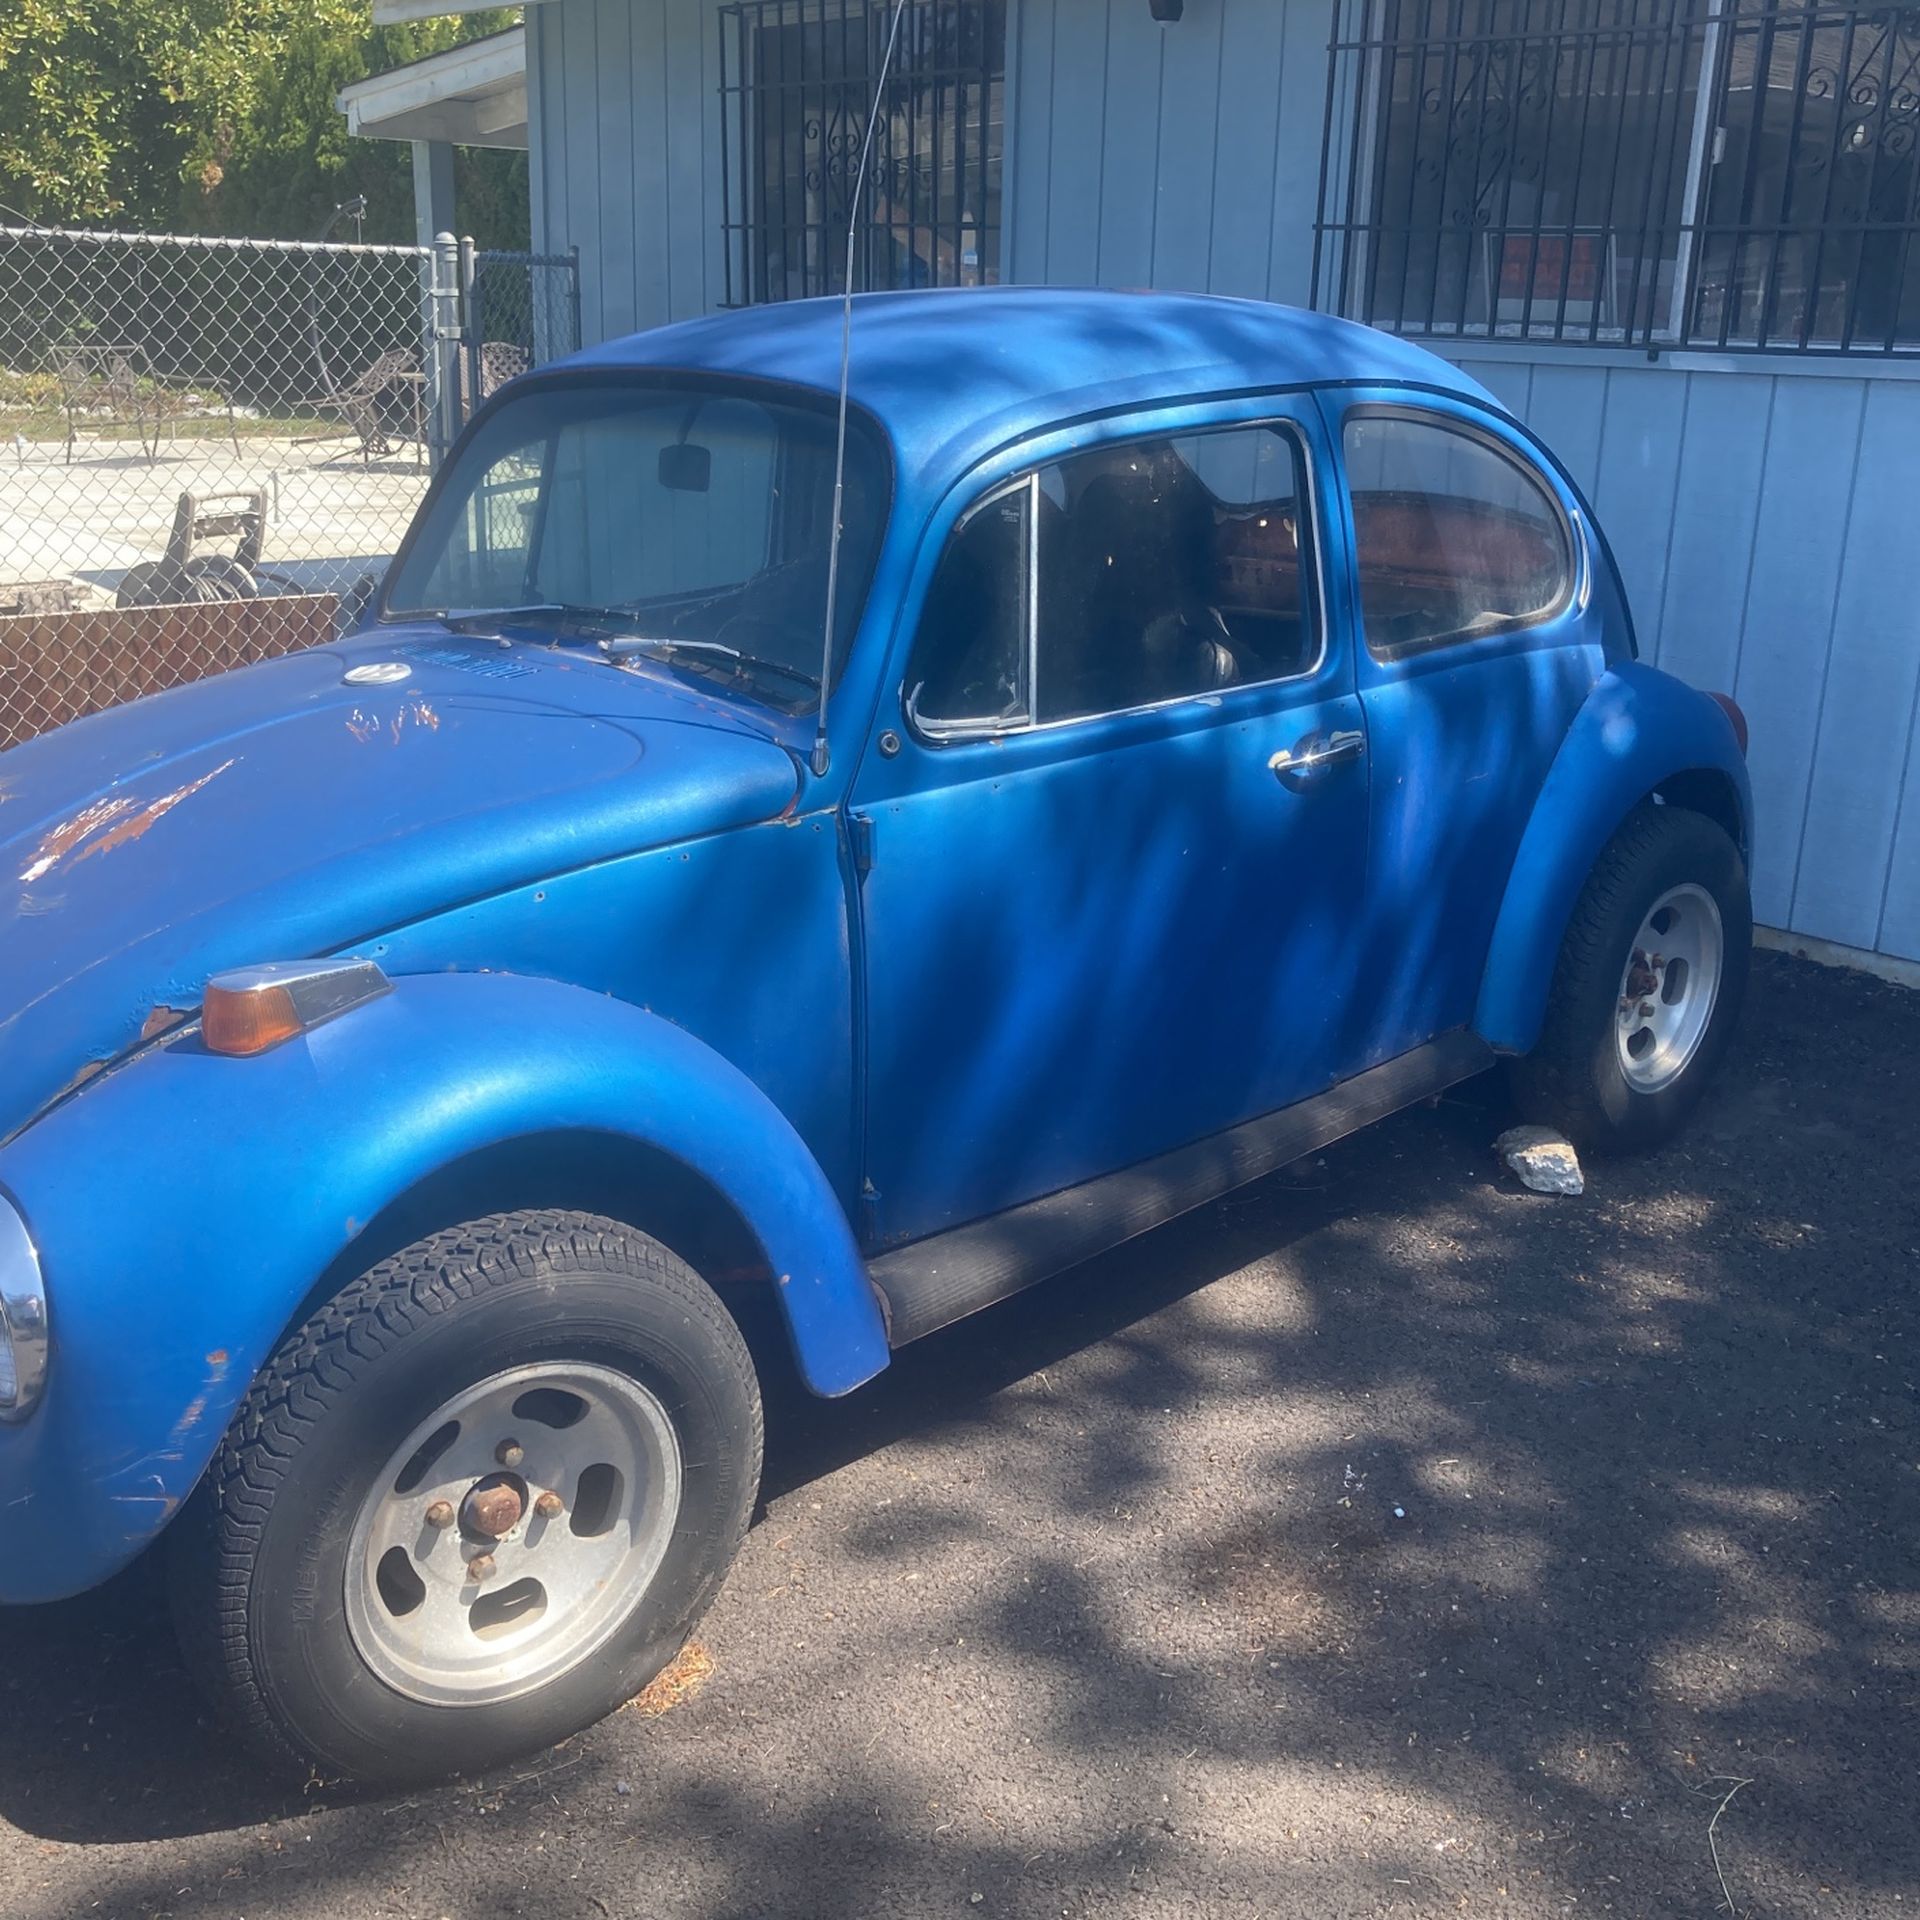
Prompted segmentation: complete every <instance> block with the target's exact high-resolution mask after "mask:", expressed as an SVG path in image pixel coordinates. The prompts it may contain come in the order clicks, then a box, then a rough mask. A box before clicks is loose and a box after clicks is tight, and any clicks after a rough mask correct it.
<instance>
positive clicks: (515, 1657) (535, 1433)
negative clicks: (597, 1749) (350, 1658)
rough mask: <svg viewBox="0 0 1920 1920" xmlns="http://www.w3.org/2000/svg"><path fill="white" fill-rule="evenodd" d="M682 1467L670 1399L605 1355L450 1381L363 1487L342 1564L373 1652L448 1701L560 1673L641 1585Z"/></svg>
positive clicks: (624, 1611)
mask: <svg viewBox="0 0 1920 1920" xmlns="http://www.w3.org/2000/svg"><path fill="white" fill-rule="evenodd" d="M681 1473H682V1469H681V1460H680V1445H679V1438H678V1435H677V1434H676V1432H675V1430H674V1426H673V1422H672V1419H671V1418H670V1416H669V1415H668V1413H667V1410H666V1408H665V1407H664V1406H663V1405H662V1404H661V1403H660V1401H659V1400H658V1398H657V1397H656V1396H655V1395H654V1394H653V1393H652V1392H651V1391H650V1390H649V1389H648V1388H646V1387H644V1386H642V1385H641V1384H640V1383H639V1382H638V1381H637V1380H634V1379H631V1378H630V1377H628V1376H627V1375H625V1374H621V1373H616V1372H614V1371H612V1370H611V1369H609V1368H605V1367H599V1366H591V1365H587V1364H585V1363H577V1362H549V1363H544V1364H541V1365H537V1366H529V1367H516V1368H514V1369H512V1370H511V1371H510V1372H506V1373H499V1374H495V1375H494V1376H493V1377H492V1378H490V1379H487V1380H482V1381H479V1382H477V1383H476V1384H475V1385H473V1386H471V1387H469V1388H467V1389H466V1390H465V1391H464V1392H461V1393H458V1394H455V1395H454V1396H453V1397H451V1398H450V1399H448V1400H447V1401H445V1402H444V1403H443V1404H442V1405H441V1406H439V1407H437V1408H435V1409H434V1410H433V1411H432V1412H431V1413H430V1414H428V1415H427V1417H426V1418H425V1419H424V1420H422V1421H421V1422H420V1424H419V1425H418V1426H417V1427H416V1428H415V1429H414V1431H413V1432H412V1433H411V1434H410V1435H409V1436H408V1437H407V1438H406V1440H405V1441H404V1442H403V1443H402V1445H401V1446H400V1447H399V1448H398V1449H396V1451H395V1452H394V1454H393V1456H392V1458H391V1459H390V1460H389V1461H388V1462H387V1464H386V1467H385V1468H384V1469H383V1471H382V1472H381V1474H380V1475H379V1476H378V1478H377V1479H376V1480H375V1481H374V1482H373V1484H372V1485H371V1486H370V1487H369V1488H368V1490H367V1495H366V1498H365V1500H364V1502H363V1504H362V1507H361V1511H360V1517H359V1520H358V1523H357V1524H356V1526H355V1528H354V1532H353V1537H352V1540H351V1543H350V1544H349V1547H348V1556H347V1577H346V1606H347V1626H348V1629H349V1631H350V1632H351V1633H352V1635H353V1640H354V1645H355V1647H356V1648H357V1650H358V1652H359V1654H360V1656H361V1658H362V1659H363V1660H364V1661H365V1662H366V1663H367V1666H368V1667H369V1668H370V1669H371V1670H372V1672H373V1673H374V1674H376V1675H377V1676H378V1677H379V1678H380V1679H381V1680H383V1681H384V1682H385V1683H386V1684H387V1685H388V1686H390V1687H392V1688H393V1689H394V1690H395V1692H397V1693H402V1694H405V1695H406V1696H407V1697H408V1698H410V1699H414V1700H424V1701H428V1702H432V1703H435V1704H441V1705H447V1706H467V1705H477V1704H481V1703H485V1702H489V1701H495V1700H510V1699H513V1698H515V1697H516V1696H519V1695H522V1694H527V1693H531V1692H533V1691H534V1690H535V1689H536V1688H539V1687H542V1686H546V1685H548V1684H549V1683H551V1682H552V1681H554V1680H556V1679H558V1678H559V1677H560V1676H561V1675H562V1674H564V1673H566V1672H569V1671H570V1670H571V1669H573V1668H574V1667H577V1666H578V1665H580V1663H581V1662H582V1661H584V1660H589V1659H591V1658H592V1657H593V1656H594V1655H595V1654H596V1653H598V1652H599V1651H600V1649H601V1648H602V1647H604V1646H605V1645H606V1643H607V1641H608V1640H609V1639H610V1638H611V1637H612V1636H613V1635H614V1634H615V1633H617V1632H618V1631H619V1629H620V1627H621V1626H622V1624H623V1623H624V1622H625V1621H626V1620H627V1619H628V1618H629V1617H630V1616H631V1615H632V1613H633V1610H634V1608H635V1607H637V1606H639V1605H641V1604H642V1602H643V1601H644V1600H645V1598H646V1595H647V1590H648V1588H649V1587H650V1586H651V1585H652V1583H653V1578H654V1575H655V1574H656V1573H657V1572H658V1571H659V1568H660V1563H661V1561H662V1559H663V1558H664V1557H665V1555H666V1551H667V1547H668V1544H669V1543H670V1541H671V1539H672V1537H673V1531H674V1526H675V1523H676V1521H677V1519H678V1517H679V1511H680V1497H681ZM456 1523H457V1524H456Z"/></svg>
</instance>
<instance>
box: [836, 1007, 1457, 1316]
mask: <svg viewBox="0 0 1920 1920" xmlns="http://www.w3.org/2000/svg"><path fill="white" fill-rule="evenodd" d="M1493 1058H1494V1055H1493V1049H1492V1048H1491V1047H1489V1046H1488V1045H1487V1043H1486V1042H1485V1041H1484V1040H1482V1039H1481V1038H1480V1037H1479V1036H1478V1035H1477V1034H1473V1033H1468V1032H1466V1031H1465V1030H1464V1029H1463V1030H1462V1031H1460V1032H1458V1033H1448V1034H1443V1035H1442V1036H1441V1037H1440V1038H1439V1039H1438V1040H1431V1041H1429V1042H1428V1043H1427V1044H1426V1045H1425V1046H1424V1047H1416V1048H1415V1049H1414V1050H1413V1051H1412V1052H1411V1053H1403V1054H1401V1055H1400V1056H1399V1058H1398V1059H1395V1060H1388V1061H1385V1062H1384V1063H1383V1064H1381V1065H1380V1066H1377V1067H1370V1068H1369V1069H1368V1070H1367V1071H1366V1072H1365V1073H1362V1074H1356V1075H1355V1076H1354V1078H1353V1079H1351V1080H1343V1081H1342V1082H1341V1083H1340V1084H1339V1085H1338V1086H1337V1087H1332V1088H1329V1089H1328V1091H1327V1092H1325V1093H1319V1094H1315V1095H1314V1096H1313V1097H1312V1098H1311V1099H1309V1100H1302V1101H1300V1102H1298V1103H1297V1104H1296V1105H1294V1106H1291V1107H1282V1108H1281V1109H1280V1110H1279V1111H1278V1112H1277V1113H1268V1114H1263V1115H1262V1116H1261V1117H1260V1118H1259V1119H1258V1120H1249V1121H1247V1122H1246V1123H1245V1124H1244V1125H1241V1126H1238V1127H1230V1128H1229V1129H1228V1130H1227V1131H1226V1132H1225V1133H1216V1134H1212V1135H1210V1136H1209V1137H1208V1138H1207V1139H1205V1140H1200V1141H1196V1142H1195V1143H1194V1144H1193V1145H1192V1146H1190V1147H1179V1148H1176V1149H1175V1150H1174V1151H1173V1152H1172V1153H1163V1154H1162V1155H1160V1157H1159V1158H1158V1159H1157V1160H1144V1161H1142V1162H1141V1163H1140V1164H1139V1165H1138V1166H1135V1167H1128V1168H1127V1169H1125V1171H1123V1172H1120V1173H1109V1174H1103V1175H1102V1176H1101V1177H1100V1178H1099V1179H1097V1180H1089V1181H1087V1182H1085V1183H1084V1184H1083V1185H1081V1186H1077V1187H1069V1188H1067V1189H1066V1190H1065V1191H1064V1192H1062V1193H1050V1194H1048V1195H1046V1196H1045V1197H1044V1198H1043V1199H1039V1200H1030V1201H1028V1202H1027V1203H1026V1204H1025V1205H1024V1206H1019V1207H1010V1208H1008V1209H1007V1211H1006V1212H1005V1213H996V1214H994V1215H993V1216H992V1217H991V1218H990V1219H986V1220H978V1221H975V1222H974V1223H973V1224H972V1225H971V1226H965V1227H955V1228H953V1229H952V1230H951V1231H949V1232H946V1233H936V1234H933V1235H931V1236H930V1237H929V1238H927V1239H925V1240H916V1241H914V1242H913V1243H912V1244H911V1245H910V1246H905V1247H900V1248H898V1249H896V1250H895V1251H894V1252H892V1253H885V1254H881V1255H880V1256H879V1257H878V1258H877V1259H875V1260H873V1261H870V1262H869V1263H868V1271H869V1272H870V1273H871V1274H872V1275H873V1280H874V1284H875V1285H876V1286H877V1287H878V1288H879V1289H880V1292H881V1295H882V1297H883V1298H884V1300H885V1302H886V1307H887V1339H888V1342H889V1344H891V1345H893V1346H896V1347H904V1346H905V1345H906V1344H907V1343H908V1342H909V1341H910V1340H918V1339H920V1338H921V1337H922V1336H923V1335H925V1334H929V1333H935V1332H938V1330H939V1329H940V1328H942V1327H945V1326H950V1325H952V1323H953V1322H954V1321H956V1320H963V1319H965V1318H966V1316H967V1315H968V1314H970V1313H975V1312H978V1311H979V1309H980V1308H982V1307H990V1306H992V1305H993V1304H994V1302H995V1301H997V1300H1005V1299H1007V1298H1008V1297H1009V1296H1010V1295H1012V1294H1016V1293H1018V1292H1020V1291H1021V1290H1022V1289H1023V1288H1025V1287H1029V1286H1031V1285H1032V1284H1033V1283H1034V1282H1035V1281H1036V1280H1044V1279H1046V1278H1047V1277H1048V1276H1049V1275H1050V1274H1055V1273H1059V1272H1061V1271H1063V1270H1064V1269H1065V1268H1067V1267H1071V1266H1075V1265H1077V1264H1078V1263H1079V1262H1080V1261H1082V1260H1087V1259H1091V1258H1092V1256H1093V1255H1095V1254H1096V1253H1105V1252H1106V1251H1107V1250H1108V1248H1110V1247H1117V1246H1119V1245H1120V1244H1121V1242H1122V1241H1126V1240H1131V1239H1132V1238H1133V1237H1134V1235H1135V1234H1139V1233H1145V1232H1146V1231H1147V1230H1148V1228H1150V1227H1157V1226H1159V1225H1160V1224H1161V1223H1162V1222H1163V1221H1166V1220H1171V1219H1173V1218H1174V1217H1175V1216H1176V1215H1178V1214H1182V1213H1186V1212H1189V1211H1190V1210H1191V1209H1193V1208H1194V1207H1199V1206H1204V1205H1205V1204H1206V1203H1207V1202H1208V1201H1209V1200H1217V1199H1218V1198H1219V1197H1220V1196H1221V1195H1222V1194H1223V1193H1231V1192H1232V1191H1233V1189H1234V1188H1235V1187H1241V1186H1245V1185H1246V1183H1247V1182H1248V1181H1249V1180H1257V1179H1259V1178H1260V1176H1261V1175H1262V1174H1266V1173H1271V1172H1272V1171H1273V1170H1274V1169H1275V1168H1276V1167H1284V1166H1285V1165H1286V1164H1287V1163H1288V1162H1289V1161H1290V1160H1298V1159H1299V1158H1300V1156H1301V1155H1302V1154H1306V1153H1315V1152H1318V1151H1319V1149H1320V1148H1322V1147H1325V1146H1330V1145H1331V1144H1332V1143H1333V1142H1334V1141H1335V1140H1339V1139H1341V1138H1343V1137H1344V1136H1345V1135H1347V1134H1349V1133H1354V1132H1357V1131H1358V1130H1359V1129H1360V1128H1361V1127H1365V1126H1370V1125H1371V1124H1372V1123H1373V1122H1374V1121H1375V1120H1384V1119H1385V1118H1386V1116H1387V1115H1388V1114H1390V1113H1397V1112H1398V1111H1399V1110H1400V1109H1401V1108H1402V1107H1407V1106H1411V1105H1413V1103H1414V1102H1415V1101H1416V1100H1424V1099H1426V1098H1428V1097H1429V1096H1430V1095H1432V1094H1436V1093H1440V1092H1443V1091H1444V1090H1445V1089H1446V1088H1448V1087H1451V1086H1454V1085H1456V1084H1458V1083H1459V1082H1460V1081H1462V1080H1468V1079H1471V1078H1472V1077H1473V1076H1474V1075H1475V1074H1476V1073H1480V1072H1482V1071H1484V1070H1485V1069H1486V1068H1487V1067H1490V1066H1491V1065H1492V1064H1493Z"/></svg>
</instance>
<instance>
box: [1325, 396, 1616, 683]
mask: <svg viewBox="0 0 1920 1920" xmlns="http://www.w3.org/2000/svg"><path fill="white" fill-rule="evenodd" d="M1350 420H1401V421H1405V422H1406V423H1407V424H1408V425H1410V426H1416V427H1435V428H1438V429H1439V431H1440V432H1442V433H1451V434H1453V435H1454V436H1455V437H1456V438H1458V439H1461V440H1472V441H1477V442H1478V443H1479V444H1480V445H1481V446H1483V447H1485V448H1486V449H1487V451H1488V452H1489V453H1491V454H1493V455H1494V456H1495V457H1496V458H1499V459H1503V460H1505V461H1506V462H1507V464H1508V465H1509V466H1511V467H1513V468H1515V469H1516V470H1517V471H1518V472H1519V473H1520V474H1522V475H1523V476H1524V477H1525V478H1526V479H1528V480H1530V481H1531V482H1532V483H1533V485H1534V487H1535V489H1536V490H1537V491H1539V492H1540V493H1543V494H1545V495H1546V498H1547V502H1548V504H1549V505H1550V506H1551V507H1552V508H1553V515H1554V521H1555V524H1556V525H1557V526H1558V527H1559V529H1560V546H1561V552H1562V553H1563V555H1564V556H1565V562H1566V564H1565V565H1564V566H1563V567H1562V569H1561V580H1560V591H1559V593H1558V594H1557V595H1556V596H1555V598H1554V601H1553V604H1552V605H1551V606H1549V607H1545V608H1542V609H1541V611H1540V612H1538V613H1527V614H1509V615H1507V616H1506V617H1505V618H1504V619H1502V620H1499V621H1497V622H1496V623H1495V624H1493V625H1492V626H1485V627H1474V628H1472V629H1470V630H1469V629H1467V628H1462V629H1460V631H1458V632H1457V633H1441V634H1436V635H1434V637H1433V638H1432V639H1431V640H1418V641H1415V642H1413V643H1412V644H1411V645H1409V646H1404V647H1389V648H1386V649H1384V650H1382V649H1381V648H1379V647H1376V646H1375V645H1374V644H1373V642H1372V640H1370V639H1369V638H1368V637H1367V609H1366V604H1365V601H1364V600H1363V599H1362V597H1361V592H1360V528H1359V523H1358V522H1357V521H1351V522H1350V524H1352V526H1353V552H1352V554H1351V556H1350V557H1351V560H1352V567H1353V613H1354V624H1355V626H1356V627H1357V628H1358V630H1359V635H1360V644H1361V645H1362V646H1363V647H1365V648H1366V650H1367V654H1368V657H1369V658H1370V659H1372V660H1373V661H1374V662H1376V664H1378V665H1380V666H1383V667H1393V666H1400V665H1403V664H1404V663H1405V662H1407V661H1409V660H1424V659H1425V658H1426V657H1427V656H1428V655H1429V654H1431V653H1442V652H1445V651H1446V650H1447V649H1448V648H1451V647H1470V646H1475V645H1478V644H1479V642H1481V641H1482V640H1501V639H1505V638H1507V637H1508V636H1510V635H1512V634H1516V633H1525V632H1526V631H1527V630H1528V629H1529V628H1532V627H1544V626H1546V625H1548V624H1549V623H1550V622H1552V621H1555V620H1558V619H1560V618H1561V617H1562V615H1564V614H1565V613H1566V612H1567V611H1568V610H1569V609H1570V608H1572V607H1574V606H1575V605H1576V603H1580V588H1581V582H1582V576H1583V572H1584V568H1583V564H1582V563H1583V559H1584V556H1585V553H1586V544H1585V542H1584V540H1583V539H1582V538H1581V537H1580V536H1579V535H1578V534H1577V533H1576V531H1575V529H1574V526H1573V523H1572V521H1571V520H1570V519H1569V517H1568V514H1567V504H1566V502H1565V501H1564V500H1562V499H1561V497H1560V489H1559V488H1558V487H1557V486H1555V485H1554V484H1553V482H1552V481H1551V480H1550V479H1549V478H1548V477H1547V474H1546V472H1545V470H1544V469H1543V468H1542V467H1541V466H1540V464H1539V462H1538V461H1536V460H1534V459H1533V458H1532V457H1531V456H1530V455H1529V454H1528V453H1527V452H1526V451H1525V450H1524V449H1523V448H1521V447H1518V446H1515V445H1514V443H1513V442H1512V441H1511V440H1508V439H1507V438H1506V437H1505V436H1504V435H1502V434H1499V433H1496V432H1495V431H1494V430H1493V429H1492V428H1491V427H1489V426H1483V425H1482V424H1481V423H1480V422H1479V421H1478V420H1471V419H1467V418H1465V417H1463V416H1462V415H1460V414H1456V413H1442V412H1441V411H1440V410H1439V409H1438V408H1435V407H1423V406H1421V405H1419V404H1418V403H1417V402H1400V401H1389V400H1362V401H1360V402H1358V403H1357V404H1356V405H1354V406H1351V407H1348V408H1347V409H1345V411H1344V412H1342V414H1341V415H1340V431H1339V434H1338V436H1337V438H1338V440H1339V442H1340V448H1339V452H1340V484H1341V485H1342V486H1343V487H1344V488H1345V489H1346V492H1347V507H1348V510H1349V514H1351V510H1352V506H1353V480H1352V478H1351V476H1350V475H1349V474H1348V472H1347V423H1348V422H1349V421H1350ZM1581 604H1584V603H1581Z"/></svg>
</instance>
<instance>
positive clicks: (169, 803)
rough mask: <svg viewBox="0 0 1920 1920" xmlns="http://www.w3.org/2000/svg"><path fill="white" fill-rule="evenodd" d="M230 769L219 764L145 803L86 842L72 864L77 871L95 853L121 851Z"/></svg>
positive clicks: (224, 763)
mask: <svg viewBox="0 0 1920 1920" xmlns="http://www.w3.org/2000/svg"><path fill="white" fill-rule="evenodd" d="M232 765H233V762H232V761H231V760H222V761H221V762H220V764H219V765H218V766H217V767H215V768H214V769H213V771H212V772H211V773H203V774H202V775H201V776H200V778H199V779H198V780H189V781H188V782H187V784H186V785H185V786H184V787H175V788H174V790H173V791H172V792H171V793H163V794H162V795H161V796H160V798H159V799H158V800H149V801H148V802H147V804H146V805H145V806H144V807H142V808H141V809H140V811H139V812H138V813H135V814H130V815H129V816H128V817H127V818H126V819H124V820H122V821H120V822H119V823H118V824H117V825H115V826H113V827H110V828H109V829H108V830H107V831H106V832H105V833H103V834H101V835H100V836H99V837H98V838H97V839H93V840H89V841H88V842H87V844H86V845H85V846H84V847H82V848H81V849H80V851H79V852H78V853H76V854H75V855H74V856H73V864H74V865H75V866H76V867H77V866H78V865H79V864H80V862H81V861H82V860H91V859H92V858H93V856H94V855H95V854H96V853H111V852H113V850H114V849H115V848H116V847H124V846H125V845H126V844H127V842H128V841H130V840H138V839H139V838H140V836H141V835H142V834H143V833H145V832H146V831H147V829H148V828H149V827H151V826H152V825H153V823H154V822H155V821H156V820H164V819H165V818H166V816H167V815H168V814H170V813H171V812H172V811H173V810H174V808H175V807H177V806H179V805H180V803H181V802H182V801H183V800H191V799H192V798H193V796H194V795H195V794H196V793H198V792H199V791H200V789H201V788H202V787H206V786H211V785H212V783H213V782H214V781H216V780H218V779H219V778H220V776H221V775H222V774H223V773H225V772H226V770H227V769H228V768H229V767H230V766H232Z"/></svg>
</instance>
